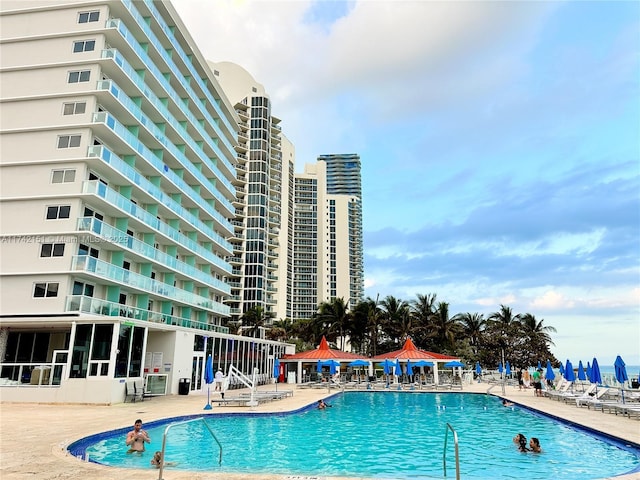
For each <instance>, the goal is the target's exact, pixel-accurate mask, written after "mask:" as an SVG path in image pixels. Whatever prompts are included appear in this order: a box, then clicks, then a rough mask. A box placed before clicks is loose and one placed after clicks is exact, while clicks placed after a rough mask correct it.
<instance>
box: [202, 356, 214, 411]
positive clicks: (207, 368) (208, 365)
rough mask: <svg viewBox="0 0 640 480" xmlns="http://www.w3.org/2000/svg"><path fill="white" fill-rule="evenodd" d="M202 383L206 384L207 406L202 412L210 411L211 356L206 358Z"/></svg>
mask: <svg viewBox="0 0 640 480" xmlns="http://www.w3.org/2000/svg"><path fill="white" fill-rule="evenodd" d="M204 383H206V384H207V404H206V405H205V406H204V410H211V399H210V395H211V391H210V390H211V384H212V383H213V358H211V355H209V356H208V357H207V363H206V364H205V366H204Z"/></svg>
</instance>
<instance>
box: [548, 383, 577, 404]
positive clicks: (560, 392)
mask: <svg viewBox="0 0 640 480" xmlns="http://www.w3.org/2000/svg"><path fill="white" fill-rule="evenodd" d="M572 385H573V382H568V381H567V382H565V383H563V384H562V386H561V387H560V388H558V389H556V390H551V391H547V397H549V398H553V399H555V400H559V399H560V398H561V397H562V396H564V395H566V394H567V393H568V392H569V388H570V387H571V386H572Z"/></svg>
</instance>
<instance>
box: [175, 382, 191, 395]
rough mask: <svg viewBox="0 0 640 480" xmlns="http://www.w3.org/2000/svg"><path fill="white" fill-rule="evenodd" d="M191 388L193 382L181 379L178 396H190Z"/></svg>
mask: <svg viewBox="0 0 640 480" xmlns="http://www.w3.org/2000/svg"><path fill="white" fill-rule="evenodd" d="M190 388H191V380H190V379H188V378H181V379H180V382H179V383H178V395H189V390H190Z"/></svg>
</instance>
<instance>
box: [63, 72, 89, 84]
mask: <svg viewBox="0 0 640 480" xmlns="http://www.w3.org/2000/svg"><path fill="white" fill-rule="evenodd" d="M90 77H91V70H75V71H73V72H69V78H68V80H67V83H81V82H88V81H89V78H90Z"/></svg>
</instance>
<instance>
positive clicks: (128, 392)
mask: <svg viewBox="0 0 640 480" xmlns="http://www.w3.org/2000/svg"><path fill="white" fill-rule="evenodd" d="M127 399H128V400H129V401H130V402H131V403H136V400H140V401H142V390H140V391H139V392H138V391H136V384H135V382H134V381H133V380H129V381H127V382H125V384H124V401H125V403H126V402H127Z"/></svg>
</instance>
